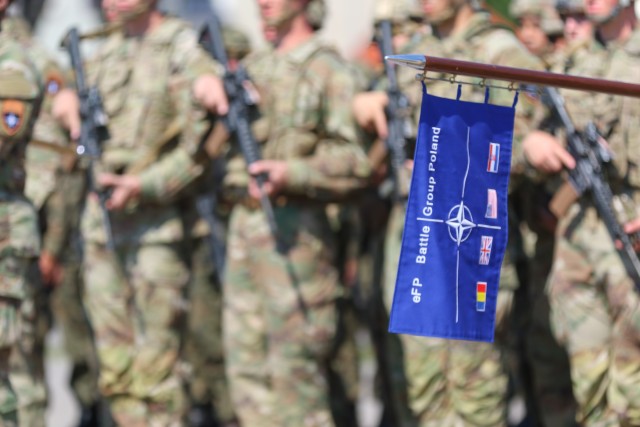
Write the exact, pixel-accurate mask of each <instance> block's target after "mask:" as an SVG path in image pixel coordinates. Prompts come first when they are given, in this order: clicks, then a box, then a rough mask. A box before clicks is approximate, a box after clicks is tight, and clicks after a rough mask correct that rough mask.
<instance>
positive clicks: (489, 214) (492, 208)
mask: <svg viewBox="0 0 640 427" xmlns="http://www.w3.org/2000/svg"><path fill="white" fill-rule="evenodd" d="M484 217H485V218H488V219H496V218H498V193H496V190H494V189H492V188H490V189H488V190H487V211H486V212H485V214H484Z"/></svg>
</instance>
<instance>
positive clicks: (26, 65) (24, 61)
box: [0, 35, 41, 98]
mask: <svg viewBox="0 0 640 427" xmlns="http://www.w3.org/2000/svg"><path fill="white" fill-rule="evenodd" d="M0 72H2V74H3V77H4V78H8V77H7V76H9V75H11V76H12V77H13V78H17V79H18V78H19V79H20V80H22V81H23V82H28V83H29V84H30V85H31V86H33V87H35V88H36V89H35V90H29V91H26V92H24V93H23V94H22V95H21V96H19V97H20V98H35V97H37V96H38V95H39V93H38V90H37V89H38V88H39V87H40V85H41V76H40V73H39V72H38V69H37V68H36V66H35V64H34V63H33V61H32V60H31V58H30V56H29V55H27V53H26V52H25V50H24V48H23V46H22V45H21V44H20V43H18V42H17V41H16V40H12V39H11V38H9V37H4V36H2V35H0ZM16 90H17V91H18V92H21V89H18V88H16ZM5 92H6V91H5ZM10 92H11V91H10ZM27 92H28V93H27ZM21 93H22V92H21Z"/></svg>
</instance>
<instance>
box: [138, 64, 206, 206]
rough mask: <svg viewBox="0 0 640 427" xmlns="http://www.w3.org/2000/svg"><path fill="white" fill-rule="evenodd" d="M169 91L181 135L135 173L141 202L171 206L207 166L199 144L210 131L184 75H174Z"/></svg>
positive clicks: (201, 109) (202, 111)
mask: <svg viewBox="0 0 640 427" xmlns="http://www.w3.org/2000/svg"><path fill="white" fill-rule="evenodd" d="M170 90H171V92H172V93H173V95H174V97H175V103H176V110H175V111H176V112H177V114H178V117H177V119H176V120H177V122H179V123H180V124H181V133H180V135H179V137H178V144H177V145H176V147H175V148H174V149H173V150H171V151H170V152H169V153H167V154H166V155H164V156H162V157H161V158H160V159H159V160H158V161H157V162H154V163H153V164H152V165H150V166H149V167H147V168H146V169H144V170H143V171H142V172H140V173H139V174H138V175H139V177H140V180H141V185H142V187H141V195H140V196H141V200H142V201H148V202H154V203H163V204H166V203H171V202H172V201H174V200H175V199H176V197H178V196H179V195H180V193H181V192H182V191H183V190H184V189H185V188H186V187H188V186H189V185H190V184H191V183H192V182H194V181H195V180H196V179H197V178H198V177H200V176H201V175H202V173H203V172H204V170H205V166H206V164H207V163H208V158H207V156H206V155H205V153H204V150H203V147H202V145H203V144H202V141H203V139H204V138H205V137H206V135H207V134H208V132H209V130H210V128H211V120H210V117H209V115H208V114H207V112H206V111H205V110H204V109H203V108H201V107H200V106H199V105H197V103H196V102H195V100H194V99H193V98H192V96H191V84H190V81H189V78H188V76H185V75H181V76H177V77H176V78H175V79H174V80H173V81H172V83H171V88H170Z"/></svg>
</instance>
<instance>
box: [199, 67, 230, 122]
mask: <svg viewBox="0 0 640 427" xmlns="http://www.w3.org/2000/svg"><path fill="white" fill-rule="evenodd" d="M192 90H193V96H194V97H195V99H196V100H197V101H198V102H199V103H200V105H202V106H203V107H204V108H206V109H207V110H209V111H211V112H212V113H214V114H217V115H219V116H224V115H225V114H227V112H228V111H229V101H228V100H227V94H226V93H225V91H224V85H223V84H222V80H220V78H218V77H216V76H214V75H213V74H205V75H202V76H200V77H198V78H197V79H196V81H195V82H193V88H192Z"/></svg>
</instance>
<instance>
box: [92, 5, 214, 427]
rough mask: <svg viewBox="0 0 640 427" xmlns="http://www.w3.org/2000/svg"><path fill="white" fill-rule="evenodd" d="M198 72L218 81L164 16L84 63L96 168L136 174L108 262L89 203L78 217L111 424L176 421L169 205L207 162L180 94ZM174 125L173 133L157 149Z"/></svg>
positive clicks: (179, 27) (195, 120)
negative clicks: (97, 141) (96, 105)
mask: <svg viewBox="0 0 640 427" xmlns="http://www.w3.org/2000/svg"><path fill="white" fill-rule="evenodd" d="M205 72H217V69H216V66H215V64H214V63H213V62H212V61H211V60H210V59H209V57H208V55H207V54H206V53H205V52H204V51H202V50H201V49H200V48H199V47H198V45H197V40H196V37H195V34H194V33H193V31H192V30H191V29H190V28H189V27H188V25H187V24H186V23H184V22H182V21H180V20H178V19H174V18H170V17H165V18H163V20H162V22H161V23H160V25H159V26H158V27H156V28H154V29H153V30H152V31H151V32H150V33H148V34H146V35H145V36H143V37H142V38H134V37H125V36H124V35H123V34H120V33H116V34H114V35H112V36H111V37H109V38H108V39H107V41H106V42H105V44H104V46H103V47H102V49H101V51H100V53H99V54H98V56H97V58H95V59H94V60H93V61H91V62H90V63H88V64H87V74H88V81H89V82H91V83H93V84H96V85H97V87H98V88H99V90H100V92H101V93H102V95H103V97H104V105H105V110H106V113H107V115H108V118H109V131H110V138H109V139H108V140H107V141H106V142H105V144H104V147H103V156H102V158H101V159H100V162H99V164H98V168H99V169H100V170H104V171H108V172H113V173H122V172H124V173H135V174H137V175H138V177H139V178H140V181H141V185H142V187H141V194H140V197H139V198H138V200H137V201H136V202H132V203H130V204H129V205H128V207H126V208H125V209H123V210H122V211H118V212H112V213H111V215H110V216H111V222H112V227H113V235H114V240H115V245H116V253H115V254H113V253H110V251H109V250H108V249H107V248H106V246H105V243H106V236H105V230H104V226H103V223H102V217H101V213H100V211H99V207H98V204H97V201H96V200H95V199H94V198H91V197H88V198H87V200H86V208H85V212H84V215H83V219H82V233H83V238H84V240H85V243H86V245H85V246H86V250H85V276H84V279H85V283H86V289H85V302H86V307H87V310H88V313H89V316H90V320H91V324H92V326H93V328H94V333H95V339H96V346H97V349H98V355H99V359H100V378H99V384H100V389H101V392H102V394H103V396H104V397H105V398H106V399H107V400H108V402H109V404H110V406H111V412H112V414H113V416H114V418H115V420H116V422H117V423H118V424H121V425H166V426H169V425H172V426H173V425H180V423H181V422H180V418H181V416H182V415H183V410H184V403H185V402H184V398H183V393H182V389H181V380H180V378H179V375H178V372H177V367H178V364H177V363H176V362H177V360H178V353H179V347H180V329H181V327H182V324H183V322H184V307H185V300H184V291H185V287H186V285H187V283H188V281H189V269H188V263H187V255H186V254H185V252H184V251H185V249H186V248H185V239H186V237H185V230H184V229H183V224H182V220H181V215H180V211H179V206H178V205H177V204H176V201H177V200H179V199H180V197H181V196H182V195H183V194H184V189H185V188H186V187H188V185H189V184H190V183H191V182H193V181H194V179H195V178H196V177H197V176H199V175H200V174H202V172H203V169H204V163H205V162H206V158H205V157H206V156H202V155H200V154H201V148H202V147H201V139H202V136H203V135H204V133H205V132H206V131H207V129H208V128H209V124H208V121H207V120H205V118H206V114H205V112H204V111H201V110H200V109H199V108H196V107H195V101H194V100H193V99H192V97H191V86H192V83H193V81H194V80H195V78H196V77H197V76H199V75H201V74H202V73H205ZM174 123H178V124H179V125H180V129H181V133H180V134H179V135H178V136H177V137H175V138H172V139H171V140H170V141H166V140H165V141H163V139H165V138H166V136H165V132H167V129H168V128H171V127H172V126H173V124H174ZM163 143H164V144H163ZM160 145H161V146H160ZM141 165H142V166H141ZM133 171H135V172H133ZM114 255H115V256H114Z"/></svg>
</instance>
